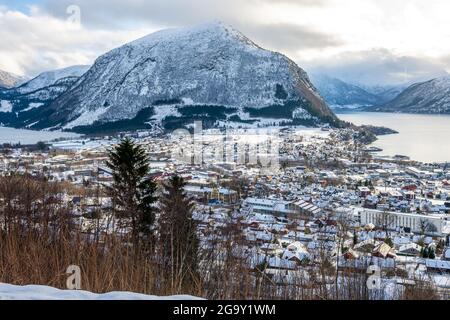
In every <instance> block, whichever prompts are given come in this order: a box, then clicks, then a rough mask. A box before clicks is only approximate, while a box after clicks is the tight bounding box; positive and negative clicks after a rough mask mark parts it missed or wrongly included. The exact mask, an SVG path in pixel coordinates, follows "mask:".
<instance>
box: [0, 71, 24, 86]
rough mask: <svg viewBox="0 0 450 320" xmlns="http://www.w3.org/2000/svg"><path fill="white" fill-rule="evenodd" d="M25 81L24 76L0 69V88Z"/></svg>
mask: <svg viewBox="0 0 450 320" xmlns="http://www.w3.org/2000/svg"><path fill="white" fill-rule="evenodd" d="M25 81H26V78H25V77H21V76H18V75H15V74H13V73H9V72H6V71H2V70H0V89H9V88H13V87H16V86H18V85H20V84H22V83H24V82H25Z"/></svg>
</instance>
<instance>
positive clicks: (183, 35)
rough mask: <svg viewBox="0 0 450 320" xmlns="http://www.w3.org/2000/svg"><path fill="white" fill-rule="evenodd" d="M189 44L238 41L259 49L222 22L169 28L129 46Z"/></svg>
mask: <svg viewBox="0 0 450 320" xmlns="http://www.w3.org/2000/svg"><path fill="white" fill-rule="evenodd" d="M187 41H188V42H191V41H194V43H197V44H199V45H200V43H199V42H201V41H238V42H241V43H244V44H246V45H248V46H252V47H255V48H259V46H257V45H256V44H255V43H254V42H253V41H251V40H250V39H249V38H247V37H246V36H244V35H243V34H242V33H241V32H239V31H237V30H236V29H234V28H233V27H232V26H230V25H228V24H225V23H224V22H222V21H216V20H214V21H210V22H205V23H202V24H197V25H194V26H188V27H180V28H170V29H164V30H160V31H157V32H155V33H151V34H149V35H146V36H144V37H142V38H140V39H137V40H135V41H133V42H131V43H130V44H129V45H132V46H133V45H134V46H136V45H137V46H139V45H141V46H142V45H144V46H151V45H155V44H157V43H160V42H164V43H167V42H180V43H184V42H187Z"/></svg>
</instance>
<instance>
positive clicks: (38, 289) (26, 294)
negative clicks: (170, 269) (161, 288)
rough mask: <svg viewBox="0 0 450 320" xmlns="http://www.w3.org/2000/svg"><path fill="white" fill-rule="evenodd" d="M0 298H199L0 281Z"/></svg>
mask: <svg viewBox="0 0 450 320" xmlns="http://www.w3.org/2000/svg"><path fill="white" fill-rule="evenodd" d="M0 300H200V299H199V298H195V297H192V296H169V297H158V296H148V295H144V294H138V293H131V292H110V293H105V294H95V293H92V292H87V291H76V290H59V289H55V288H52V287H46V286H34V285H33V286H14V285H10V284H3V283H0Z"/></svg>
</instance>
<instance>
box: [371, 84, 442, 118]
mask: <svg viewBox="0 0 450 320" xmlns="http://www.w3.org/2000/svg"><path fill="white" fill-rule="evenodd" d="M370 110H371V111H383V112H405V113H427V114H450V76H446V77H442V78H437V79H434V80H430V81H427V82H423V83H417V84H413V85H412V86H410V87H408V88H407V89H406V90H404V91H403V92H402V93H401V94H400V95H398V96H397V97H396V98H395V99H394V100H392V101H390V102H388V103H386V104H384V105H382V106H380V107H375V108H371V109H370Z"/></svg>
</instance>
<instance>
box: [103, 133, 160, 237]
mask: <svg viewBox="0 0 450 320" xmlns="http://www.w3.org/2000/svg"><path fill="white" fill-rule="evenodd" d="M108 157H109V160H108V161H107V163H106V165H107V166H108V168H109V169H111V171H112V175H113V179H114V183H113V185H112V187H111V188H110V190H109V191H110V194H111V196H112V198H113V201H114V207H115V212H116V214H117V217H118V219H119V221H120V222H122V224H125V225H126V226H129V227H131V231H132V238H133V243H134V244H137V243H138V242H139V239H140V236H141V235H144V236H145V237H147V238H149V237H150V236H151V231H152V227H153V224H154V220H155V213H154V208H153V204H154V203H155V201H156V200H157V199H156V197H155V191H156V184H155V183H154V181H153V180H152V179H150V178H149V177H148V175H149V172H150V166H149V158H148V155H147V153H146V151H145V149H144V148H143V147H141V146H139V145H137V144H135V143H134V142H133V140H131V139H129V138H126V139H124V140H122V141H121V142H120V144H119V145H117V146H115V147H114V148H113V149H111V150H109V151H108ZM123 222H126V223H123Z"/></svg>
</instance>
